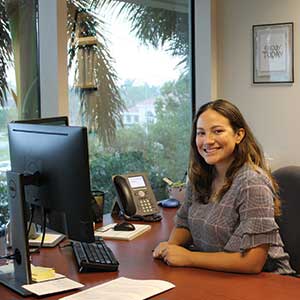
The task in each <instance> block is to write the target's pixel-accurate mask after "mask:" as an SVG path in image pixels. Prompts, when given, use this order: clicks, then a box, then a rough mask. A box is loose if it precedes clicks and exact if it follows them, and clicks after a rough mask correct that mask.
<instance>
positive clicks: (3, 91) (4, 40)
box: [0, 0, 12, 106]
mask: <svg viewBox="0 0 300 300" xmlns="http://www.w3.org/2000/svg"><path fill="white" fill-rule="evenodd" d="M11 62H12V46H11V37H10V33H9V25H8V19H7V15H6V10H5V0H0V105H1V106H4V104H5V102H6V100H7V91H8V83H7V66H8V65H9V63H11Z"/></svg>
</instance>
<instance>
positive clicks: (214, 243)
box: [175, 164, 295, 274]
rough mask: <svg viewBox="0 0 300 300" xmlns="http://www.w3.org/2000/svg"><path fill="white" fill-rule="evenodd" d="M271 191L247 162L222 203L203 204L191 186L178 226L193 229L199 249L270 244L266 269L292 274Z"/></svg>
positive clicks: (265, 179)
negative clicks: (276, 218)
mask: <svg viewBox="0 0 300 300" xmlns="http://www.w3.org/2000/svg"><path fill="white" fill-rule="evenodd" d="M272 190H273V189H272V185H271V182H270V180H269V178H268V177H267V176H266V175H265V174H264V172H263V171H262V170H261V171H260V172H258V171H255V170H253V168H251V167H250V166H249V165H248V164H245V165H244V166H243V167H242V168H241V169H240V170H239V171H238V172H237V174H236V175H235V178H234V180H233V182H232V185H231V187H230V189H229V190H228V191H227V192H226V193H225V194H224V196H223V197H222V199H221V200H220V201H219V202H213V203H212V202H209V203H208V204H203V203H200V202H199V201H197V199H196V197H197V196H195V195H192V192H191V186H188V188H187V193H186V197H185V201H184V202H183V204H182V206H181V207H180V208H179V210H178V211H177V215H176V217H175V225H176V227H184V228H187V229H188V230H189V231H190V232H191V235H192V238H193V244H194V246H195V248H196V250H197V251H204V252H217V251H228V252H243V251H246V250H247V249H250V248H253V247H256V246H259V245H262V244H270V248H269V252H268V259H267V262H266V264H265V268H264V270H265V271H272V272H275V273H280V274H293V273H295V272H294V271H293V270H292V269H291V267H290V264H289V255H288V254H287V253H285V252H284V250H283V243H282V240H281V237H280V235H279V228H278V225H277V224H276V222H275V220H274V202H273V197H274V194H273V192H272Z"/></svg>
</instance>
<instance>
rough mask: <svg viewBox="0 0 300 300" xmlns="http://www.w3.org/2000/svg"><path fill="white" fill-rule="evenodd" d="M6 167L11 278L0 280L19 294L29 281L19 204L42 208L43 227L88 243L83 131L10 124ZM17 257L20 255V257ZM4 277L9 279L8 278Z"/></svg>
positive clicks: (90, 230)
mask: <svg viewBox="0 0 300 300" xmlns="http://www.w3.org/2000/svg"><path fill="white" fill-rule="evenodd" d="M8 137H9V149H10V159H11V169H12V171H11V172H8V173H7V180H8V190H9V198H10V204H11V205H10V213H11V228H12V233H11V235H12V236H11V242H12V248H13V249H12V250H13V252H14V254H15V256H16V257H15V260H14V277H15V278H14V280H13V281H12V280H11V278H10V279H9V280H8V279H7V277H5V276H0V282H2V283H4V284H5V285H7V286H9V287H10V288H12V289H14V290H15V291H17V292H19V293H20V294H22V295H26V291H24V289H23V288H22V285H23V284H26V283H31V271H30V263H29V254H28V240H27V236H26V226H27V220H26V217H25V209H24V204H25V202H26V203H29V204H30V205H33V206H35V207H37V211H38V212H40V211H42V210H44V211H45V212H46V225H47V227H48V228H50V229H53V230H55V231H58V232H60V233H63V234H66V235H67V237H69V238H70V239H74V240H79V241H86V242H93V241H94V231H93V221H92V213H91V199H90V197H91V192H90V176H89V160H88V143H87V130H86V128H84V127H71V126H70V127H69V126H48V125H41V124H28V123H10V124H9V125H8ZM20 256H21V257H20ZM8 281H9V282H8Z"/></svg>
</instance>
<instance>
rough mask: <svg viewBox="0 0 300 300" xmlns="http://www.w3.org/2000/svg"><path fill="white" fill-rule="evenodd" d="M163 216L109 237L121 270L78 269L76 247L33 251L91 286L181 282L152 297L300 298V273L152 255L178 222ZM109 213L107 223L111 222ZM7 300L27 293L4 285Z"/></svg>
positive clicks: (39, 260) (40, 260)
mask: <svg viewBox="0 0 300 300" xmlns="http://www.w3.org/2000/svg"><path fill="white" fill-rule="evenodd" d="M162 213H163V220H162V221H161V222H158V223H153V224H151V225H152V228H151V230H150V231H148V232H146V233H144V234H143V235H141V236H139V237H138V238H136V239H134V240H132V241H106V242H107V244H108V246H109V247H110V248H111V249H112V251H113V252H114V254H115V256H116V257H117V259H118V260H119V262H120V266H119V270H118V271H117V272H107V273H105V272H99V273H98V272H97V273H78V272H77V266H76V264H75V260H74V257H73V253H72V250H71V248H70V247H66V248H61V249H60V248H59V247H56V248H53V249H42V251H41V253H40V254H35V255H33V256H32V260H33V263H34V264H36V265H41V266H46V267H47V266H48V267H54V268H55V270H56V271H57V272H58V273H62V274H65V275H66V276H68V277H69V278H71V279H73V280H76V281H78V282H81V283H83V284H85V287H84V288H85V289H86V288H89V287H92V286H95V285H97V284H100V283H104V282H106V281H108V280H112V279H115V278H117V277H120V276H125V277H128V278H133V279H162V280H167V281H170V282H172V283H174V284H175V285H176V287H175V288H174V289H172V290H169V291H167V292H165V293H163V294H161V295H157V296H155V297H153V298H151V299H157V300H159V299H161V300H162V299H165V300H172V299H178V300H179V299H181V300H182V299H191V300H193V299H195V300H196V299H197V300H201V299H203V300H204V299H205V300H221V299H222V300H260V299H272V300H285V299H287V300H293V299H300V279H298V278H293V277H289V276H282V275H276V274H271V273H261V274H259V275H240V274H231V273H223V272H214V271H207V270H201V269H196V268H195V269H194V268H175V267H169V266H167V265H165V264H164V263H163V262H161V261H160V260H154V259H153V258H152V249H153V248H154V247H155V246H156V245H157V244H158V242H160V241H162V240H166V239H167V238H168V236H169V233H170V231H171V228H172V226H173V215H174V213H175V209H164V210H163V211H162ZM111 222H112V219H111V218H110V216H109V215H105V218H104V224H108V223H111ZM72 293H74V291H73V292H68V293H61V294H57V295H53V296H47V297H44V298H38V297H34V296H32V297H26V299H28V300H29V299H49V300H54V299H59V298H61V297H63V296H66V295H69V294H72ZM0 295H1V300H8V299H9V300H13V299H20V298H21V297H20V296H19V295H18V294H16V293H14V292H13V291H11V290H9V289H8V288H6V287H4V286H3V285H0Z"/></svg>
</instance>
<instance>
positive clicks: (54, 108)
mask: <svg viewBox="0 0 300 300" xmlns="http://www.w3.org/2000/svg"><path fill="white" fill-rule="evenodd" d="M39 15H40V17H39V45H40V82H41V117H52V116H62V115H65V116H67V115H68V112H69V111H68V73H67V31H66V24H67V21H66V20H67V4H66V1H60V0H52V1H44V0H39Z"/></svg>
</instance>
